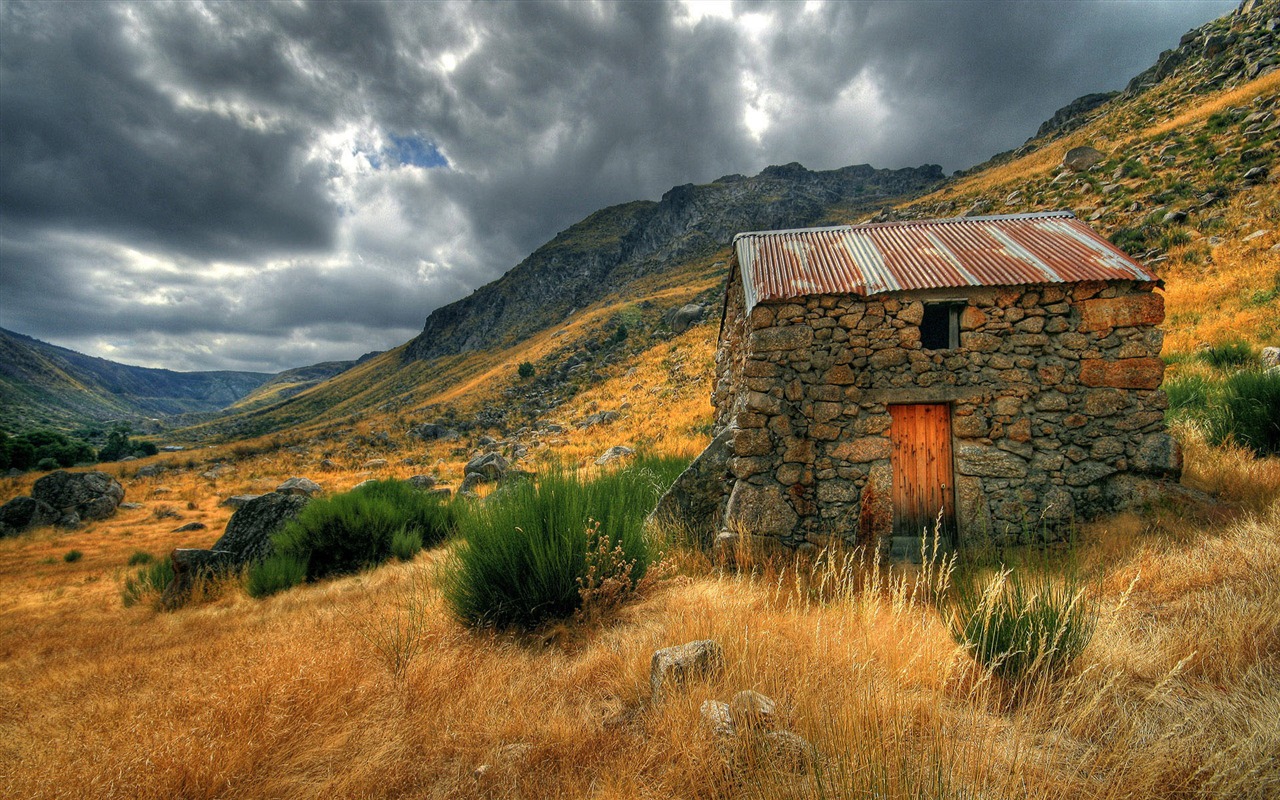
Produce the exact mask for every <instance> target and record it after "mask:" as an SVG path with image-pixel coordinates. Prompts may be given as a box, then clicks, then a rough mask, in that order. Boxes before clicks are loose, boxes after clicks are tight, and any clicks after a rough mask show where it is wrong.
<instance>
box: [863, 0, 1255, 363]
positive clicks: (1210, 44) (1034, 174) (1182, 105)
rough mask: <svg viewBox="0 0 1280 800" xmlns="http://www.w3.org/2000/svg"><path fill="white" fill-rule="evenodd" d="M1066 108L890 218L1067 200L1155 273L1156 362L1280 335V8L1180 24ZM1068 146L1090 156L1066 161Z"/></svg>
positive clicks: (1251, 7) (1251, 8) (1042, 206)
mask: <svg viewBox="0 0 1280 800" xmlns="http://www.w3.org/2000/svg"><path fill="white" fill-rule="evenodd" d="M1072 106H1075V108H1076V109H1077V110H1078V112H1077V113H1076V114H1075V115H1072V114H1063V116H1064V119H1062V120H1060V122H1059V124H1058V125H1057V126H1056V127H1053V126H1051V127H1050V128H1047V129H1046V128H1043V127H1042V129H1041V132H1040V133H1039V134H1038V135H1037V136H1036V137H1034V138H1033V139H1031V140H1030V141H1029V142H1028V143H1027V144H1026V145H1024V146H1023V147H1021V148H1019V149H1018V150H1017V151H1015V152H1013V153H1006V154H1002V155H1000V156H997V157H995V158H994V159H992V160H991V161H989V162H987V163H986V164H984V165H981V166H979V167H977V168H975V169H973V170H970V171H968V172H967V173H966V174H964V175H962V176H959V177H957V178H956V179H954V180H952V181H950V182H949V183H948V184H947V185H946V186H945V187H942V188H941V189H939V190H937V191H935V192H932V193H930V194H928V195H926V196H924V197H921V198H918V199H914V200H912V201H910V202H908V203H904V204H902V205H901V206H900V207H899V208H897V209H895V210H894V212H893V216H896V217H900V218H927V217H948V216H961V215H974V214H1015V213H1023V212H1031V211H1044V210H1051V209H1069V210H1071V211H1074V212H1075V214H1076V215H1077V216H1078V217H1080V218H1081V219H1084V220H1087V221H1088V222H1089V223H1090V224H1091V225H1092V226H1094V227H1095V228H1096V229H1097V230H1099V231H1101V232H1102V233H1103V234H1105V235H1107V236H1109V237H1110V238H1111V239H1112V241H1113V242H1115V243H1116V244H1117V245H1119V246H1120V247H1122V248H1123V249H1125V250H1127V251H1128V252H1129V253H1130V254H1132V255H1134V256H1135V257H1137V258H1139V259H1140V260H1142V261H1143V262H1144V263H1146V264H1147V265H1148V266H1150V267H1151V268H1152V269H1153V270H1154V271H1155V272H1156V274H1158V275H1160V276H1161V278H1163V279H1164V281H1165V282H1166V287H1165V297H1166V312H1167V313H1166V322H1165V330H1166V338H1165V355H1166V357H1167V358H1176V357H1178V356H1179V355H1180V354H1186V353H1189V352H1191V351H1193V350H1195V349H1196V348H1198V347H1200V346H1202V345H1204V344H1221V343H1225V342H1230V341H1243V342H1245V343H1247V344H1250V345H1252V346H1254V347H1255V348H1256V347H1259V346H1263V345H1274V344H1276V343H1277V342H1278V341H1280V327H1277V314H1276V312H1277V310H1280V189H1278V185H1280V184H1278V183H1277V182H1278V181H1280V169H1278V168H1277V158H1278V157H1280V3H1277V2H1274V0H1271V1H1270V2H1249V3H1245V4H1243V5H1242V6H1241V9H1240V10H1238V11H1237V12H1236V13H1234V14H1229V15H1227V16H1225V17H1222V18H1221V19H1218V20H1214V21H1213V22H1210V23H1208V24H1207V25H1204V26H1203V27H1201V28H1198V29H1196V30H1193V31H1190V32H1188V33H1187V34H1186V35H1184V36H1183V37H1182V41H1181V44H1180V45H1179V46H1178V47H1177V48H1174V49H1172V50H1169V51H1166V52H1165V53H1164V54H1162V55H1161V57H1160V59H1159V61H1158V63H1157V64H1156V65H1155V66H1153V67H1152V68H1151V69H1149V70H1147V71H1145V72H1143V73H1142V74H1141V75H1139V76H1137V77H1135V78H1134V79H1133V81H1131V82H1130V83H1129V85H1128V87H1127V88H1126V89H1125V90H1124V91H1123V92H1120V93H1118V94H1116V95H1114V96H1112V97H1111V98H1110V99H1107V100H1105V101H1104V102H1102V103H1101V104H1099V105H1096V106H1093V107H1092V108H1090V107H1089V104H1088V103H1084V104H1080V103H1075V104H1072V105H1069V106H1068V107H1067V109H1064V110H1070V109H1072ZM1080 109H1087V110H1080ZM1059 113H1060V114H1062V113H1063V112H1059ZM1077 147H1092V148H1094V149H1096V150H1097V151H1098V153H1099V156H1100V158H1099V160H1098V162H1097V163H1096V164H1094V165H1092V166H1090V167H1088V168H1087V169H1085V170H1082V171H1077V170H1072V169H1070V168H1068V167H1065V166H1064V165H1063V158H1064V156H1065V155H1066V153H1067V151H1068V150H1071V149H1072V148H1077ZM886 216H887V215H882V216H881V217H880V218H886Z"/></svg>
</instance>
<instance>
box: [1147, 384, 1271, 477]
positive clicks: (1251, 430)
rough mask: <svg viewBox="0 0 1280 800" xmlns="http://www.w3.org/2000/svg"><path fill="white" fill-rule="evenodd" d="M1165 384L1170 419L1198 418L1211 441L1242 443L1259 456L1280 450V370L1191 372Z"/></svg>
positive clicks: (1196, 420) (1216, 442)
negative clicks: (1219, 372) (1225, 372)
mask: <svg viewBox="0 0 1280 800" xmlns="http://www.w3.org/2000/svg"><path fill="white" fill-rule="evenodd" d="M1164 388H1165V394H1166V395H1167V396H1168V398H1169V411H1168V415H1169V419H1170V421H1173V420H1176V419H1179V418H1185V419H1189V420H1191V421H1193V422H1195V423H1196V424H1197V425H1198V426H1200V427H1201V428H1202V429H1203V431H1204V435H1205V438H1206V439H1207V440H1208V441H1209V443H1211V444H1215V445H1220V444H1225V443H1228V442H1236V443H1238V444H1241V445H1244V446H1245V447H1248V448H1249V449H1250V450H1252V451H1253V452H1254V453H1255V454H1256V455H1259V456H1267V455H1273V454H1276V453H1280V413H1277V411H1276V409H1280V374H1277V373H1275V372H1271V371H1268V370H1264V369H1260V368H1258V367H1250V368H1248V369H1241V370H1237V371H1235V372H1232V373H1230V374H1228V375H1225V376H1220V375H1204V374H1200V373H1189V374H1185V375H1178V376H1176V377H1174V378H1172V379H1170V380H1169V381H1168V382H1166V384H1165V387H1164Z"/></svg>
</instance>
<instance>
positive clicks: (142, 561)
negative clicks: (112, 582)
mask: <svg viewBox="0 0 1280 800" xmlns="http://www.w3.org/2000/svg"><path fill="white" fill-rule="evenodd" d="M155 560H156V559H155V556H153V555H151V554H150V553H148V552H147V551H145V550H135V551H133V554H132V555H130V556H129V566H131V567H141V566H143V565H146V564H150V563H151V562H153V561H155Z"/></svg>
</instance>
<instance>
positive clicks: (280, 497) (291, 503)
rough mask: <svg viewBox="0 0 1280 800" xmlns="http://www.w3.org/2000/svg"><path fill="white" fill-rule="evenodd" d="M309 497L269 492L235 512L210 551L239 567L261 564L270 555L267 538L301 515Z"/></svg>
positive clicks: (271, 548) (270, 546)
mask: <svg viewBox="0 0 1280 800" xmlns="http://www.w3.org/2000/svg"><path fill="white" fill-rule="evenodd" d="M308 502H310V498H309V497H307V496H306V495H302V494H282V493H281V492H270V493H268V494H264V495H262V496H260V497H255V498H254V499H252V500H250V501H249V502H248V503H245V504H244V505H243V506H241V507H240V508H238V509H236V513H234V514H232V515H231V519H230V521H228V522H227V528H226V530H225V531H224V532H223V534H222V538H220V539H218V541H217V542H214V545H213V548H212V549H214V550H218V551H222V552H225V553H227V554H228V557H227V559H228V562H229V563H230V564H231V565H232V566H234V567H240V566H242V565H244V564H248V563H249V562H251V561H261V560H263V559H264V558H267V557H268V556H270V555H271V554H272V553H273V552H274V547H273V545H272V544H271V535H272V534H273V533H275V532H276V531H278V530H280V529H281V528H283V527H284V525H285V523H286V522H288V521H289V520H291V519H293V518H294V517H296V516H298V514H300V513H301V512H302V509H303V508H305V507H306V505H307V503H308Z"/></svg>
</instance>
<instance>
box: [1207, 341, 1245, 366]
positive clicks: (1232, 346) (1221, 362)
mask: <svg viewBox="0 0 1280 800" xmlns="http://www.w3.org/2000/svg"><path fill="white" fill-rule="evenodd" d="M1199 357H1200V360H1201V361H1203V362H1204V363H1206V364H1208V365H1209V366H1212V367H1217V368H1218V369H1229V368H1231V367H1241V366H1244V365H1245V364H1248V363H1250V362H1252V361H1253V359H1254V352H1253V348H1252V347H1250V346H1249V344H1248V343H1247V342H1241V341H1239V340H1236V341H1231V342H1222V343H1220V344H1215V345H1213V346H1212V347H1209V348H1208V349H1206V350H1202V351H1200V353H1199Z"/></svg>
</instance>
